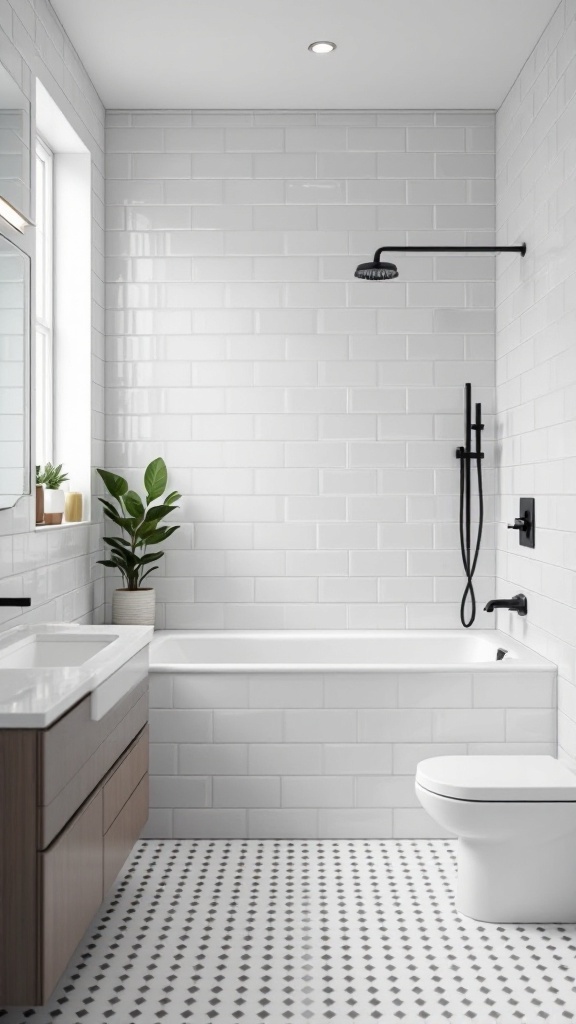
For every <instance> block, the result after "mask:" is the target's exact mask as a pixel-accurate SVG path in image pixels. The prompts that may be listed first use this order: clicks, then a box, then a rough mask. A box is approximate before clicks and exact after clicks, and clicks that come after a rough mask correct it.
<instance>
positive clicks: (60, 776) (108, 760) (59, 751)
mask: <svg viewBox="0 0 576 1024" xmlns="http://www.w3.org/2000/svg"><path fill="white" fill-rule="evenodd" d="M147 719H148V679H147V677H146V678H145V679H144V680H143V681H142V682H141V683H140V684H139V685H138V686H137V687H136V688H135V689H134V690H132V691H131V692H130V693H129V694H127V695H126V696H125V697H123V698H122V700H121V701H119V702H118V704H117V706H116V707H115V708H113V709H112V711H110V712H109V713H108V714H107V715H106V717H105V718H102V719H100V721H98V722H95V721H92V719H91V718H90V697H89V696H88V697H85V698H84V700H83V701H81V702H80V704H77V705H76V707H75V708H73V709H72V710H71V711H69V712H68V714H66V715H65V716H64V717H63V718H61V719H60V720H59V721H58V722H56V723H55V724H54V725H53V726H51V728H50V729H46V730H44V731H42V732H41V733H40V734H39V737H40V750H39V756H40V765H41V776H40V782H39V801H38V803H39V809H38V811H39V819H40V821H39V828H40V844H39V845H40V848H41V849H44V848H45V847H47V846H48V845H49V844H50V843H51V842H52V840H53V839H54V837H55V836H56V835H57V834H58V832H59V831H60V830H61V829H62V828H63V827H64V825H65V824H66V822H67V821H69V820H70V818H71V817H72V815H73V814H75V813H76V811H77V810H78V808H79V807H80V806H81V805H82V804H83V803H84V801H85V800H86V798H87V797H88V796H89V795H90V793H91V792H92V790H93V789H94V787H95V786H97V785H98V783H99V782H100V780H101V779H102V778H103V777H104V776H105V775H106V772H108V771H109V770H110V769H111V768H112V766H113V764H114V762H115V761H116V760H117V759H118V758H119V757H120V756H121V754H122V752H123V751H124V750H126V747H127V746H128V745H129V744H130V743H131V742H132V740H133V739H134V737H135V736H137V735H138V733H139V732H140V730H141V729H142V727H143V726H144V725H145V724H146V721H147Z"/></svg>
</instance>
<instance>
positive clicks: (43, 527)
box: [34, 519, 90, 530]
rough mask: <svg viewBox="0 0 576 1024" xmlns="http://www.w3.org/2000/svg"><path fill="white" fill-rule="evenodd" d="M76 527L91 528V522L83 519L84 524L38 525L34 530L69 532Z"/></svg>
mask: <svg viewBox="0 0 576 1024" xmlns="http://www.w3.org/2000/svg"><path fill="white" fill-rule="evenodd" d="M76 526H90V522H89V521H88V520H87V519H83V520H82V522H80V523H54V525H53V526H49V525H48V524H42V523H38V524H37V525H36V526H35V527H34V529H35V530H68V529H74V527H76Z"/></svg>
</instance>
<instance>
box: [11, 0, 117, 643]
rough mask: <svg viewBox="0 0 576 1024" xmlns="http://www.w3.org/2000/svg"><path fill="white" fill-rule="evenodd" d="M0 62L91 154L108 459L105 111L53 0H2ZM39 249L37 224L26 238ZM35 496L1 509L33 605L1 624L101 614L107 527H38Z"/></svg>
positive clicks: (95, 379) (97, 337) (99, 424)
mask: <svg viewBox="0 0 576 1024" xmlns="http://www.w3.org/2000/svg"><path fill="white" fill-rule="evenodd" d="M0 61H1V62H2V63H3V64H4V66H5V67H6V68H7V69H8V70H9V71H10V73H11V74H12V76H13V78H14V79H15V80H16V81H17V83H18V85H19V86H20V88H21V89H22V90H23V92H24V93H25V95H26V96H27V97H29V98H30V99H31V100H32V101H33V97H34V76H38V77H39V78H40V79H41V81H42V82H43V84H44V85H45V86H46V88H47V89H48V91H49V92H50V94H51V95H52V97H53V98H54V100H55V101H56V103H57V104H58V106H59V107H60V108H61V110H62V111H63V113H64V114H65V116H66V117H67V119H68V121H69V122H70V124H71V125H72V127H73V128H74V129H75V131H76V132H77V133H78V135H79V136H80V137H81V139H82V141H83V142H84V143H85V145H86V146H87V147H88V149H89V150H90V153H91V156H92V242H93V246H92V310H93V313H92V401H91V404H92V419H93V428H92V464H93V465H102V464H103V459H104V419H103V410H104V336H103V329H104V313H103V305H104V296H103V279H104V254H103V253H104V246H103V228H104V205H103V199H104V178H103V174H104V110H103V107H102V104H101V102H100V99H99V98H98V96H97V94H96V92H95V90H94V88H93V86H92V83H91V82H90V79H89V78H88V76H87V74H86V72H85V70H84V68H83V67H82V64H81V63H80V60H79V59H78V56H77V54H76V53H75V51H74V49H73V48H72V45H71V43H70V41H69V39H68V37H67V36H66V34H65V32H64V30H63V28H62V26H61V25H60V22H59V21H58V19H57V18H56V16H55V14H54V11H53V10H52V7H51V6H50V4H49V3H48V2H47V0H34V2H31V0H3V2H2V3H1V4H0ZM23 244H24V245H25V246H26V247H27V249H28V251H29V252H32V251H33V244H34V234H33V229H29V230H28V232H27V233H26V236H25V238H24V243H23ZM34 520H35V515H34V500H33V498H32V497H31V498H25V499H23V500H21V501H19V502H18V504H17V505H16V506H15V508H14V509H12V510H1V511H0V594H1V595H2V596H12V595H25V596H31V597H32V601H33V607H32V610H31V611H30V612H27V613H24V615H22V613H21V612H20V611H19V610H18V609H9V608H8V609H2V610H1V611H0V623H6V622H8V621H10V620H11V621H10V624H16V623H18V622H20V621H21V620H22V619H26V620H28V621H30V620H32V621H35V620H46V619H48V620H62V619H64V620H74V619H79V620H82V621H90V620H91V619H92V617H94V618H95V619H96V620H98V619H99V618H101V617H102V614H103V594H104V591H103V583H102V578H101V570H100V567H99V566H96V565H95V561H96V559H97V558H98V557H99V554H98V552H99V547H100V538H101V527H100V526H99V525H97V524H94V525H92V526H89V525H86V526H79V527H71V528H67V529H61V530H60V529H57V528H55V529H54V531H53V532H50V530H47V529H46V530H42V531H36V530H35V529H34Z"/></svg>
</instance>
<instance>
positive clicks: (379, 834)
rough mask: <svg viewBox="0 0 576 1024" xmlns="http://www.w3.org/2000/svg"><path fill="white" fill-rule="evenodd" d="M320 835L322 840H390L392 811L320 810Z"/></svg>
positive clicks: (366, 809) (363, 809)
mask: <svg viewBox="0 0 576 1024" xmlns="http://www.w3.org/2000/svg"><path fill="white" fill-rule="evenodd" d="M318 835H319V837H320V838H321V839H366V838H368V837H369V836H372V837H376V838H378V839H389V838H390V837H391V836H392V811H391V810H390V809H385V808H381V807H380V808H378V809H377V810H371V809H369V808H355V809H352V810H344V809H338V810H336V809H334V810H331V809H326V810H320V812H319V821H318Z"/></svg>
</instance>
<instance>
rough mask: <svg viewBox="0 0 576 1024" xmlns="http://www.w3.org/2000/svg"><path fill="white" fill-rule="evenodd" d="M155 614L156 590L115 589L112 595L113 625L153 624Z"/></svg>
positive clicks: (148, 588)
mask: <svg viewBox="0 0 576 1024" xmlns="http://www.w3.org/2000/svg"><path fill="white" fill-rule="evenodd" d="M155 614H156V591H155V590H154V589H153V588H152V587H146V588H143V589H142V590H115V591H114V594H113V596H112V622H113V623H114V625H115V626H153V625H154V616H155Z"/></svg>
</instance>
